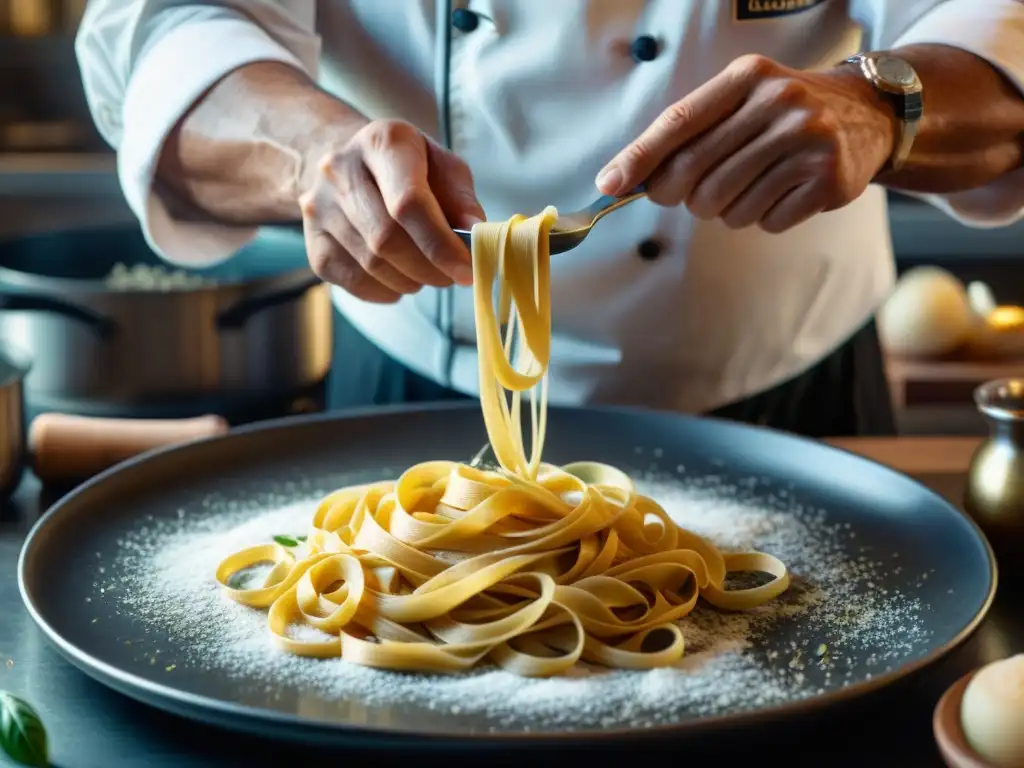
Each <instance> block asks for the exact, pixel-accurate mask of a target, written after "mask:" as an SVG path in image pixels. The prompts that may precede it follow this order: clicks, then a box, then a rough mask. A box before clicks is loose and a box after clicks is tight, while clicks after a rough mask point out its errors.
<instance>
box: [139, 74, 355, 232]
mask: <svg viewBox="0 0 1024 768" xmlns="http://www.w3.org/2000/svg"><path fill="white" fill-rule="evenodd" d="M366 122H367V121H366V119H365V118H364V117H363V116H362V115H360V114H359V113H358V112H356V111H355V110H354V109H352V108H351V107H349V106H348V105H346V104H345V103H344V102H342V101H340V100H339V99H337V98H335V97H334V96H331V95H330V94H328V93H327V92H325V91H324V90H322V89H321V88H319V87H318V86H317V85H316V84H315V83H314V82H313V81H312V80H311V79H310V78H309V77H308V76H307V75H305V74H304V73H303V72H301V71H299V70H297V69H294V68H292V67H290V66H288V65H286V64H280V63H276V62H258V63H254V64H249V65H247V66H244V67H241V68H239V69H236V70H235V71H234V72H232V73H230V74H229V75H227V76H226V77H224V78H223V79H222V80H220V81H219V82H218V83H217V84H216V85H215V86H214V87H213V88H211V89H210V90H209V91H208V92H207V93H206V94H205V95H204V96H203V97H202V98H201V99H200V100H199V101H197V103H196V104H195V106H194V107H193V108H192V109H191V110H190V111H189V112H188V114H186V115H185V116H184V117H183V118H182V120H181V121H180V122H179V123H178V125H177V126H176V127H175V128H174V130H173V131H172V132H171V134H170V135H169V136H168V138H167V141H166V142H165V144H164V148H163V151H162V152H161V155H160V160H159V164H158V166H157V179H158V181H159V182H160V183H161V184H163V185H166V186H167V187H169V188H170V189H171V190H173V191H174V193H176V194H177V195H179V196H180V197H182V198H184V199H185V200H187V201H188V202H189V203H191V204H192V205H194V206H196V207H197V208H199V209H201V210H203V211H205V212H206V213H208V214H210V215H211V216H213V217H215V218H217V219H219V220H221V221H225V222H230V223H234V224H267V223H273V222H286V221H298V220H299V219H300V218H301V216H300V212H299V204H298V197H299V195H300V194H301V191H302V189H303V187H304V184H305V180H306V179H308V178H309V177H310V176H311V174H314V173H315V172H316V169H315V167H314V165H315V163H316V162H317V160H319V158H320V157H321V156H323V155H324V154H325V153H326V152H327V151H328V149H329V148H330V147H332V146H336V145H338V144H343V143H344V142H345V141H347V139H348V138H350V137H351V136H352V135H353V134H355V133H356V132H357V131H358V130H359V129H360V128H362V127H363V126H364V125H365V124H366Z"/></svg>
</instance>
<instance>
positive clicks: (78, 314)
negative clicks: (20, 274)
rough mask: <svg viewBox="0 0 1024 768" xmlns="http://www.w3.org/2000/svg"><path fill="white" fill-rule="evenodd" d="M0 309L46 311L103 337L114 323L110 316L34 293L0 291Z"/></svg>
mask: <svg viewBox="0 0 1024 768" xmlns="http://www.w3.org/2000/svg"><path fill="white" fill-rule="evenodd" d="M0 310H8V311H10V312H48V313H51V314H54V315H63V316H64V317H67V318H70V319H71V320H75V321H76V322H79V323H82V324H83V325H87V326H89V327H90V328H92V329H93V330H94V331H95V332H96V333H97V334H99V335H100V336H101V337H103V338H108V337H110V336H112V335H113V333H114V329H115V328H116V325H115V323H114V321H112V320H111V319H110V318H107V317H103V315H100V314H97V313H95V312H93V311H91V310H88V309H82V308H81V307H76V306H75V305H74V304H68V303H67V302H64V301H60V300H59V299H53V298H50V297H49V296H43V295H41V294H35V293H0Z"/></svg>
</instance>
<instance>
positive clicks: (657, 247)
mask: <svg viewBox="0 0 1024 768" xmlns="http://www.w3.org/2000/svg"><path fill="white" fill-rule="evenodd" d="M636 253H637V255H638V256H639V257H640V258H641V259H643V260H644V261H654V260H655V259H656V258H658V257H659V256H661V243H659V242H658V241H657V240H644V241H643V242H642V243H640V245H638V246H637V248H636Z"/></svg>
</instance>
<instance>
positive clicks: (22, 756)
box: [0, 691, 50, 768]
mask: <svg viewBox="0 0 1024 768" xmlns="http://www.w3.org/2000/svg"><path fill="white" fill-rule="evenodd" d="M0 749H3V751H4V752H6V753H7V755H8V756H9V757H10V758H11V759H12V760H13V761H14V762H16V763H18V764H19V765H30V766H36V767H37V768H46V766H48V765H49V764H50V760H49V747H48V743H47V738H46V728H44V727H43V721H42V720H41V719H40V717H39V714H38V713H37V712H36V711H35V710H34V709H33V708H32V707H31V705H29V704H28V703H27V702H24V701H22V700H21V699H19V698H18V697H16V696H13V695H11V694H9V693H6V692H4V691H0Z"/></svg>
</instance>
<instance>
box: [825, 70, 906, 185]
mask: <svg viewBox="0 0 1024 768" xmlns="http://www.w3.org/2000/svg"><path fill="white" fill-rule="evenodd" d="M831 74H832V76H833V77H834V78H835V79H836V80H837V81H838V82H839V83H840V84H841V86H842V88H843V90H844V92H845V93H846V94H847V95H848V97H849V98H850V99H851V100H852V101H853V102H854V103H856V104H857V105H858V107H859V108H860V109H859V110H858V112H859V115H860V122H862V123H866V124H867V126H868V127H869V129H870V130H871V131H873V132H874V133H875V134H876V135H877V136H878V142H879V147H880V151H879V153H878V155H879V157H878V158H877V165H878V168H877V170H876V173H881V172H884V171H885V170H886V169H887V168H888V167H889V165H890V163H891V161H892V159H893V158H894V157H895V155H896V151H897V148H898V146H899V137H900V130H901V128H900V122H901V121H900V117H899V115H898V114H897V112H896V108H895V106H894V104H893V103H892V101H890V100H889V99H887V98H886V97H885V96H884V95H883V94H882V93H881V92H880V91H879V90H878V89H877V88H876V87H875V86H874V85H873V84H872V83H871V82H870V81H869V80H868V79H867V78H866V77H865V76H864V74H863V73H862V72H861V71H860V69H859V67H857V65H855V64H850V63H843V64H840V65H838V66H837V67H835V68H834V69H833V70H832V72H831Z"/></svg>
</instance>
